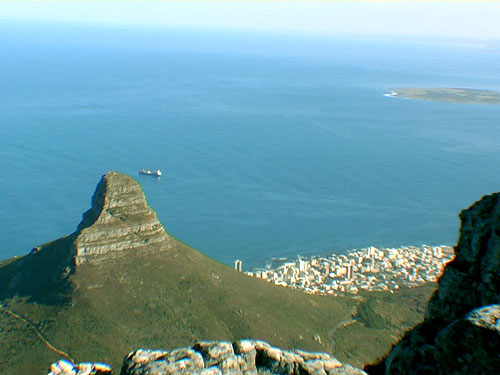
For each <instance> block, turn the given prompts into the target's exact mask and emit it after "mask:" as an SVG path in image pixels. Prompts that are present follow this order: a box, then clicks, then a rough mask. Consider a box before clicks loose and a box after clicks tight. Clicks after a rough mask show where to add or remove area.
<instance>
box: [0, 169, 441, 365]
mask: <svg viewBox="0 0 500 375" xmlns="http://www.w3.org/2000/svg"><path fill="white" fill-rule="evenodd" d="M434 288H435V286H434V285H430V286H427V287H424V288H416V289H412V290H406V291H404V290H402V291H399V292H397V293H394V294H390V293H366V294H364V295H362V296H356V297H331V296H312V295H308V294H305V293H303V292H301V291H298V290H293V289H290V288H284V287H281V286H276V285H273V284H270V283H267V282H265V281H264V280H260V279H256V278H251V277H249V276H247V275H245V274H243V273H241V272H237V271H235V270H233V269H231V268H230V267H228V266H226V265H224V264H221V263H218V262H216V261H214V260H213V259H210V258H208V257H206V256H205V255H203V254H202V253H200V252H198V251H196V250H194V249H192V248H190V247H189V246H187V245H185V244H183V243H182V242H179V241H177V240H175V239H174V238H173V237H171V236H170V235H168V234H167V233H166V232H165V231H164V230H163V227H162V226H161V224H160V223H159V222H158V221H157V219H156V215H155V214H154V211H152V210H151V209H150V208H149V206H147V203H146V200H145V197H144V194H143V192H142V189H141V188H140V186H139V184H138V183H137V182H136V181H135V180H133V179H132V178H130V177H128V176H125V175H122V174H119V173H116V172H109V173H107V174H106V175H104V176H103V178H102V179H101V181H100V182H99V184H98V186H97V188H96V191H95V193H94V196H93V198H92V207H91V209H90V210H89V211H87V213H86V214H85V215H84V220H83V221H82V223H81V224H80V225H79V226H78V228H77V231H75V233H72V234H71V235H69V236H66V237H62V238H60V239H58V240H55V241H52V242H50V243H47V244H44V245H41V246H39V247H36V248H35V249H33V250H32V251H31V252H30V254H28V255H26V256H24V257H19V258H13V259H9V260H5V261H3V262H0V303H1V306H0V343H1V345H0V374H2V375H14V374H15V375H19V374H43V373H44V372H45V371H46V369H47V368H48V366H49V365H50V363H51V362H53V361H56V360H58V359H60V358H61V357H63V356H65V355H67V356H68V357H70V358H71V359H73V360H75V361H78V362H83V361H95V362H106V363H109V364H111V365H112V366H113V367H114V368H115V369H118V368H119V367H120V364H121V361H122V359H123V357H124V356H125V355H126V354H127V353H128V352H130V351H132V350H135V349H137V348H139V347H146V348H163V349H173V348H177V347H180V346H187V345H191V344H193V343H194V342H195V341H197V340H238V339H244V338H252V339H262V340H265V341H268V342H269V343H271V344H272V345H276V346H279V347H281V348H284V349H293V348H299V349H304V350H308V351H323V352H329V353H331V354H334V355H335V356H337V357H338V358H339V359H340V360H343V361H346V362H347V363H351V364H353V365H357V366H358V367H359V366H362V365H363V364H365V363H370V362H373V361H375V360H376V359H377V358H379V357H380V356H381V355H383V354H384V353H385V352H386V351H387V350H388V349H389V348H390V347H391V345H392V344H393V343H394V342H396V341H397V340H398V339H399V338H400V337H401V336H402V334H403V332H404V330H405V329H406V328H410V327H412V326H413V325H415V324H416V323H418V322H419V321H420V320H422V318H423V310H422V306H425V305H426V304H427V300H428V298H429V296H430V294H431V293H432V291H433V289H434ZM57 351H59V352H57Z"/></svg>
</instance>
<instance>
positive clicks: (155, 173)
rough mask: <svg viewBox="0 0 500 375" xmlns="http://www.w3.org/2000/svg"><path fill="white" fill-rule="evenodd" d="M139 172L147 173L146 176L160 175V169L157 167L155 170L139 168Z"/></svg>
mask: <svg viewBox="0 0 500 375" xmlns="http://www.w3.org/2000/svg"><path fill="white" fill-rule="evenodd" d="M139 174H145V175H148V176H155V177H161V176H162V174H161V171H160V170H159V169H157V170H156V171H151V170H149V169H141V170H140V171H139Z"/></svg>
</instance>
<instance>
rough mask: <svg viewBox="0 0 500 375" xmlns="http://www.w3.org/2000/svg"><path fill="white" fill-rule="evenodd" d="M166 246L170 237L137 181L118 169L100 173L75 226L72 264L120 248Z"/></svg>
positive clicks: (159, 247) (111, 252)
mask: <svg viewBox="0 0 500 375" xmlns="http://www.w3.org/2000/svg"><path fill="white" fill-rule="evenodd" d="M170 247H172V238H171V237H170V236H169V235H168V234H167V233H166V232H165V229H164V228H163V226H162V225H161V223H160V222H159V221H158V218H157V216H156V214H155V212H154V211H153V210H152V209H151V208H150V207H149V206H148V204H147V202H146V197H145V196H144V192H143V191H142V188H141V186H140V185H139V183H138V182H137V181H135V180H134V179H133V178H131V177H129V176H127V175H125V174H122V173H118V172H108V173H106V174H105V175H104V176H102V178H101V180H100V181H99V183H98V184H97V187H96V190H95V192H94V195H93V196H92V204H91V208H90V209H89V210H88V211H87V212H85V213H84V214H83V219H82V221H81V223H80V224H79V225H78V227H77V232H76V239H75V241H74V250H75V263H76V264H77V265H78V264H81V263H85V262H96V261H99V260H102V259H103V256H104V255H106V256H109V255H115V256H116V254H117V253H118V252H121V251H123V250H130V249H134V250H146V249H147V250H155V251H164V250H168V249H169V248H170ZM104 258H105V257H104Z"/></svg>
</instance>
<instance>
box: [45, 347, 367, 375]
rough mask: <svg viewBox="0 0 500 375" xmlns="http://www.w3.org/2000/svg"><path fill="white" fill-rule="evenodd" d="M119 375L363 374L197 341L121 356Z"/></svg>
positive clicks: (272, 351) (65, 367)
mask: <svg viewBox="0 0 500 375" xmlns="http://www.w3.org/2000/svg"><path fill="white" fill-rule="evenodd" d="M50 370H51V372H50V373H49V375H109V374H111V369H110V368H109V366H107V365H104V364H92V363H80V364H78V365H74V364H72V363H71V362H68V361H65V360H61V361H59V362H56V363H54V364H52V366H51V368H50ZM120 374H121V375H146V374H147V375H188V374H189V375H243V374H245V375H251V374H255V375H257V374H266V375H267V374H289V375H299V374H300V375H308V374H310V375H341V374H342V375H363V374H365V375H366V373H365V372H364V371H362V370H359V369H357V368H354V367H352V366H349V365H345V364H342V363H341V362H339V361H338V360H337V359H335V358H333V357H331V356H330V355H328V354H326V353H309V352H304V351H301V350H295V351H293V352H291V351H285V350H281V349H279V348H275V347H272V346H271V345H269V344H268V343H266V342H264V341H253V340H241V341H237V342H235V343H231V342H227V341H201V342H198V343H196V344H195V345H193V346H192V347H187V348H179V349H175V350H172V351H170V352H169V351H166V350H151V349H138V350H136V351H134V352H132V353H130V354H129V355H128V356H127V357H125V359H124V361H123V366H122V369H121V373H120Z"/></svg>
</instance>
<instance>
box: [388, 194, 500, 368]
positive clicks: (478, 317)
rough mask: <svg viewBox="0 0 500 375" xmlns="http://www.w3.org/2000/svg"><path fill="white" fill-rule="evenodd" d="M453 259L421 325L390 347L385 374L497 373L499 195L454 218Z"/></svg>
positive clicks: (499, 337) (499, 332) (499, 343)
mask: <svg viewBox="0 0 500 375" xmlns="http://www.w3.org/2000/svg"><path fill="white" fill-rule="evenodd" d="M460 219H461V222H462V224H461V229H460V238H459V241H458V244H457V246H456V247H455V259H454V260H453V261H452V262H450V263H449V264H448V265H447V266H446V269H445V272H444V274H443V276H442V277H441V279H440V281H439V288H438V290H437V291H436V293H435V294H434V296H433V297H432V299H431V301H430V302H429V306H428V307H427V312H426V317H425V320H424V322H423V323H421V324H420V325H419V326H417V327H416V328H414V329H413V330H412V331H410V332H409V333H408V334H407V335H406V336H405V337H404V338H403V339H402V340H401V341H400V342H399V344H398V345H397V346H396V347H394V348H393V350H392V351H391V353H390V354H389V356H388V357H387V359H386V361H385V371H386V374H390V375H393V374H394V375H395V374H499V373H500V361H499V359H498V358H499V356H500V330H499V325H500V323H499V319H500V193H495V194H492V195H489V196H485V197H483V198H482V199H481V200H480V201H478V202H476V203H474V204H473V205H472V206H471V207H470V208H468V209H467V210H464V211H463V212H462V213H461V214H460Z"/></svg>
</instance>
